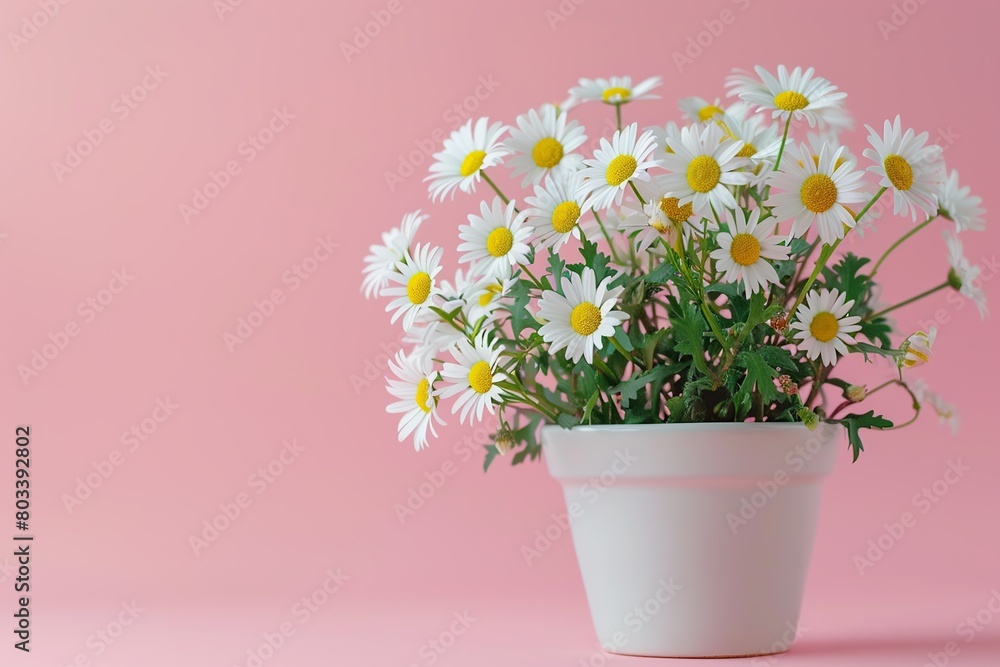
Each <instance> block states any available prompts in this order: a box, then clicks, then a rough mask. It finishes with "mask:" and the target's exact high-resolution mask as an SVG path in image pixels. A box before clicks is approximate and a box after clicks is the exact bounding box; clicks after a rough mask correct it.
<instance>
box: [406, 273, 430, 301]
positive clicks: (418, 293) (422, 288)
mask: <svg viewBox="0 0 1000 667" xmlns="http://www.w3.org/2000/svg"><path fill="white" fill-rule="evenodd" d="M430 295H431V276H430V274H429V273H425V272H423V271H420V272H419V273H414V274H413V275H412V276H410V279H409V280H408V281H406V296H407V297H409V299H410V303H412V304H413V305H415V306H419V305H420V304H422V303H423V302H424V301H426V300H427V297H429V296H430Z"/></svg>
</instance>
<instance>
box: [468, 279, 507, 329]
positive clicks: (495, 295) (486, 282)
mask: <svg viewBox="0 0 1000 667" xmlns="http://www.w3.org/2000/svg"><path fill="white" fill-rule="evenodd" d="M513 286H514V279H513V278H508V279H507V280H497V279H496V278H493V277H491V276H483V277H482V278H480V279H479V280H477V281H476V282H475V283H474V284H472V285H470V286H469V289H468V298H467V300H466V303H467V308H468V316H469V322H470V323H473V324H474V323H476V322H478V321H479V320H480V318H482V317H485V318H487V319H486V321H488V322H489V321H492V320H493V318H494V316H495V315H496V311H497V310H498V309H499V308H502V307H503V306H504V305H506V304H505V300H506V299H508V296H509V294H510V289H511V287H513Z"/></svg>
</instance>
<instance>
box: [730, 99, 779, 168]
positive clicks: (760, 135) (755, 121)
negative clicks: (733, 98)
mask: <svg viewBox="0 0 1000 667" xmlns="http://www.w3.org/2000/svg"><path fill="white" fill-rule="evenodd" d="M719 122H720V123H722V129H723V131H724V132H725V133H726V134H727V135H728V136H729V138H730V139H734V140H737V141H742V142H743V148H741V149H740V152H739V153H737V154H736V157H738V158H749V159H752V160H753V161H754V162H755V163H758V164H760V163H762V162H764V161H765V160H766V161H768V162H770V163H773V162H774V159H775V158H776V157H777V156H778V149H779V148H781V137H780V135H779V133H778V126H777V125H768V124H767V123H765V122H764V119H763V118H761V117H760V116H759V115H756V114H748V113H747V106H746V105H745V104H740V103H737V104H734V105H732V106H730V107H729V108H728V109H726V112H725V114H723V116H722V118H721V119H720V121H719Z"/></svg>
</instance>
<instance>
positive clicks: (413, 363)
mask: <svg viewBox="0 0 1000 667" xmlns="http://www.w3.org/2000/svg"><path fill="white" fill-rule="evenodd" d="M389 370H390V371H391V372H392V374H393V375H395V376H396V378H397V379H391V378H389V380H388V381H389V385H388V387H386V388H387V389H388V391H389V393H390V394H392V395H393V396H395V397H396V398H398V399H399V400H398V401H396V402H395V403H391V404H389V406H388V407H387V408H386V411H387V412H389V413H391V414H402V415H403V416H402V417H400V419H399V426H398V427H397V429H398V431H399V441H400V442H402V441H403V440H404V439H405V438H407V437H408V436H409V435H410V434H412V435H413V447H414V448H415V449H416V450H417V451H420V450H421V449H423V448H424V447H426V446H427V431H428V430H429V431H430V432H431V433H432V434H433V435H434V437H435V438H436V437H437V430H436V429H435V428H434V423H435V422H437V423H438V424H444V420H443V419H441V416H440V415H438V413H437V403H438V397H437V392H435V391H434V383H435V382H436V381H437V379H438V372H437V371H436V370H432V369H431V360H430V359H429V358H428V357H427V356H424V355H420V354H411V355H409V356H407V355H406V354H405V353H404V352H403V351H402V350H400V351H399V352H397V353H396V359H395V361H393V360H392V359H390V360H389Z"/></svg>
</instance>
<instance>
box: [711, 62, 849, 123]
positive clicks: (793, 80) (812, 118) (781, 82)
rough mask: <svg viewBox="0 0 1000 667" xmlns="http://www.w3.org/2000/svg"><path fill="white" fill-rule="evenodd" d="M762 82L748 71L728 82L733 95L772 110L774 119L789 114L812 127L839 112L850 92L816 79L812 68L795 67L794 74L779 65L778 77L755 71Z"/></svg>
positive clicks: (763, 108) (748, 102)
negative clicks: (831, 113) (825, 116)
mask: <svg viewBox="0 0 1000 667" xmlns="http://www.w3.org/2000/svg"><path fill="white" fill-rule="evenodd" d="M754 69H755V71H756V72H757V75H758V76H759V77H760V80H757V79H756V78H755V77H753V76H752V75H750V74H748V73H746V72H740V71H735V72H734V73H733V74H731V75H730V76H729V77H728V78H727V80H726V87H728V88H730V89H731V90H730V91H729V94H730V95H739V96H740V99H742V100H743V101H744V102H746V103H747V104H751V105H753V106H755V107H757V108H758V109H760V110H765V109H766V110H773V111H774V113H773V114H772V117H773V118H778V117H779V116H784V115H789V116H791V118H793V119H795V120H800V119H804V120H806V121H807V122H808V123H809V126H810V127H815V126H816V124H817V123H819V122H821V121H822V119H823V117H824V115H826V114H828V113H829V112H830V111H831V110H832V109H839V108H840V106H841V104H842V103H843V100H844V98H845V97H847V93H844V92H840V91H838V90H837V87H836V86H834V85H833V84H831V83H830V82H829V81H827V80H826V79H824V78H822V77H818V76H814V75H813V74H814V70H813V68H812V67H810V68H809V69H807V70H805V71H803V70H802V68H801V67H796V68H795V69H793V70H792V71H791V72H789V71H788V69H787V68H786V67H785V66H784V65H778V76H777V77H775V76H773V75H772V74H771V73H770V72H768V71H767V70H766V69H764V68H763V67H760V66H757V67H755V68H754Z"/></svg>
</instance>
